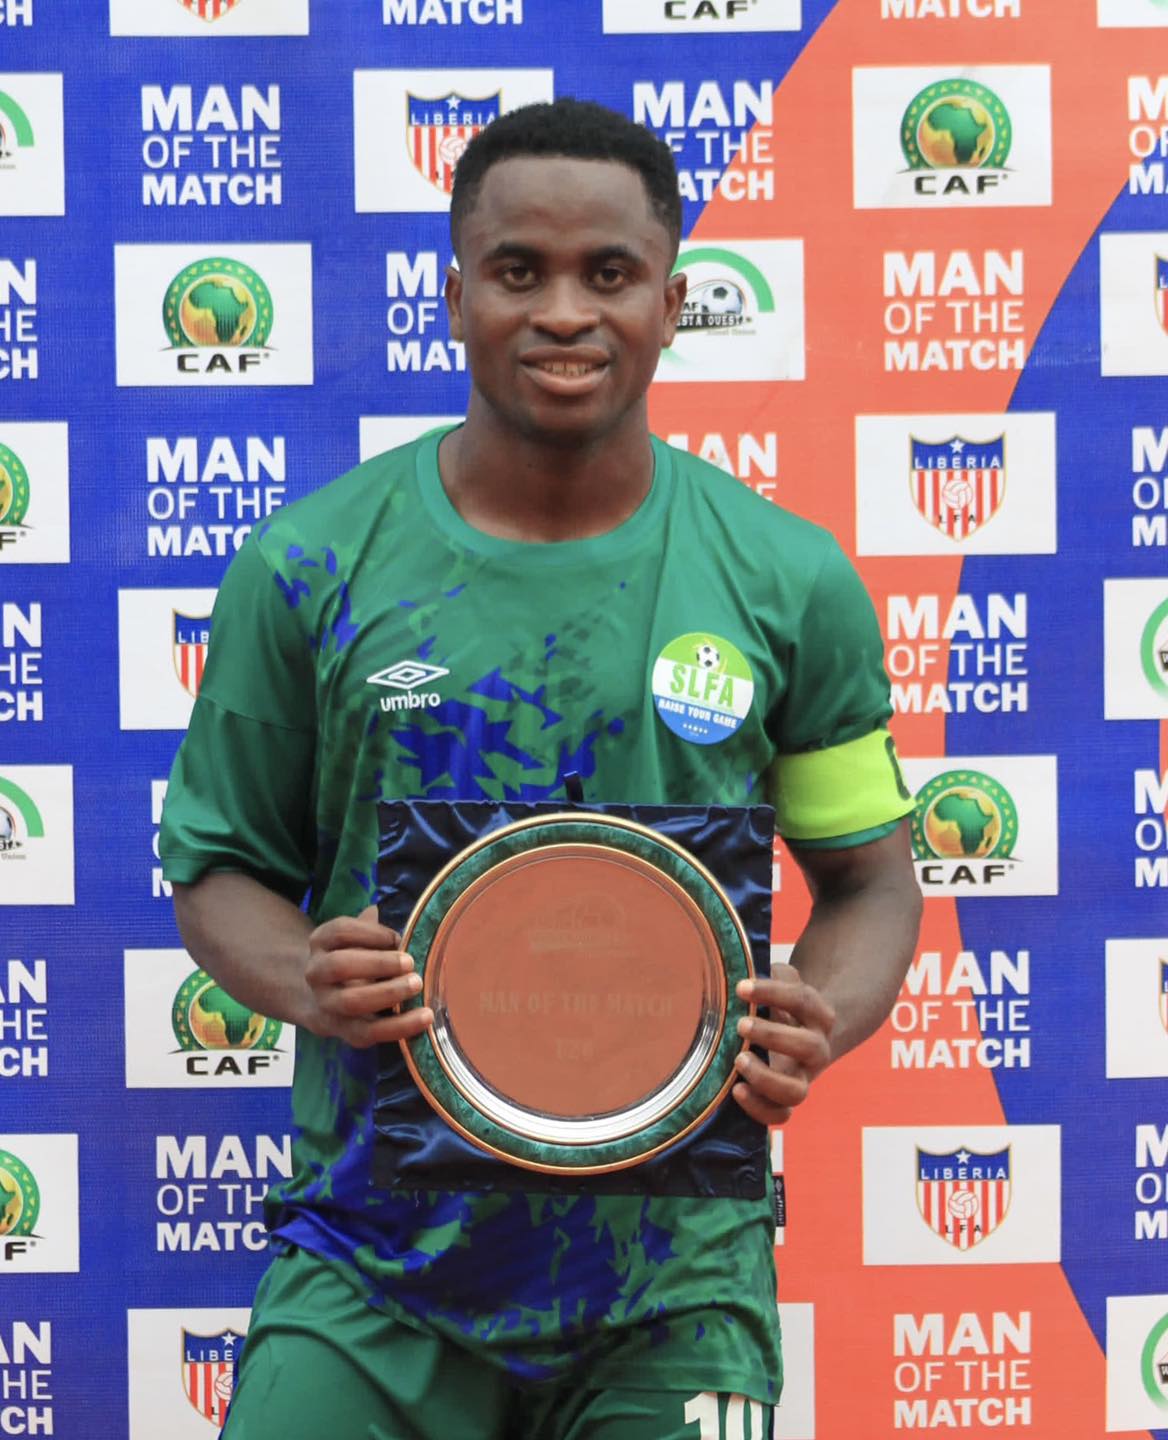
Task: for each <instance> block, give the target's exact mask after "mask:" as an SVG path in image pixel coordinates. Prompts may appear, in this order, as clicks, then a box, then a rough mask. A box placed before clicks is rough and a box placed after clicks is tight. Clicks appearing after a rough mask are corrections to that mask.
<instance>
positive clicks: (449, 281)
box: [444, 265, 463, 340]
mask: <svg viewBox="0 0 1168 1440" xmlns="http://www.w3.org/2000/svg"><path fill="white" fill-rule="evenodd" d="M444 294H445V296H446V313H447V315H448V316H449V317H450V338H451V339H452V340H461V339H462V338H463V336H462V274H461V272H460V271H459V269H458V266H457V265H447V267H446V289H445V291H444Z"/></svg>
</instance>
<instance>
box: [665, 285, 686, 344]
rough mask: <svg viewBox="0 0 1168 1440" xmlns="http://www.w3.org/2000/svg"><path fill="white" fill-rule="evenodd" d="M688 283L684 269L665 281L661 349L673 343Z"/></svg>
mask: <svg viewBox="0 0 1168 1440" xmlns="http://www.w3.org/2000/svg"><path fill="white" fill-rule="evenodd" d="M688 285H689V279H688V277H687V275H686V273H685V271H684V270H679V271H678V273H677V274H676V275H671V276H670V277H669V279H668V280H666V282H665V317H664V324H663V325H662V329H661V346H662V348H663V349H664V348H665V347H666V346H669V345H672V344H673V337H674V336H675V335H676V334H677V322H678V321H679V320H680V319H681V310H682V306H683V305H684V304H685V294H686V289H687V288H688Z"/></svg>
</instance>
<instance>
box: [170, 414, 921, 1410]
mask: <svg viewBox="0 0 1168 1440" xmlns="http://www.w3.org/2000/svg"><path fill="white" fill-rule="evenodd" d="M440 438H441V436H440V435H439V434H438V433H434V434H431V435H429V436H426V437H424V438H423V439H422V440H420V441H418V442H416V443H414V444H411V445H407V446H404V447H402V448H400V449H397V450H394V451H390V452H388V453H387V454H384V455H381V456H378V457H376V458H375V459H372V460H369V461H367V462H366V463H364V464H363V465H360V466H358V467H357V469H355V470H353V471H351V472H349V473H348V474H347V475H344V476H342V477H341V478H340V479H338V480H336V481H334V482H333V483H332V484H331V485H327V486H325V487H324V488H323V489H321V490H320V491H318V492H317V493H316V494H314V495H312V496H309V497H308V498H306V499H304V500H301V501H299V502H297V503H296V504H294V505H291V506H289V507H288V508H287V509H285V510H282V511H280V512H279V513H278V514H277V515H276V516H274V517H273V518H272V519H271V520H269V521H267V522H265V523H264V524H263V525H262V526H260V527H258V528H257V530H256V531H255V532H254V533H253V535H252V536H251V537H250V538H249V540H248V541H247V542H246V544H245V545H244V547H243V549H242V550H241V551H240V552H239V554H238V555H237V556H236V558H235V560H234V561H233V562H232V564H231V566H230V568H229V570H228V573H227V575H226V577H225V579H224V581H223V585H222V587H221V589H220V592H219V596H218V600H217V603H216V606H215V611H214V615H213V618H212V638H211V645H210V653H209V656H208V661H207V668H206V671H205V674H204V677H203V681H202V685H201V689H200V692H199V697H198V700H197V702H196V705H195V709H194V713H193V715H192V718H191V724H190V728H189V731H188V734H187V736H186V739H185V740H184V743H183V745H182V747H181V750H180V752H179V754H178V757H177V758H176V760H175V764H174V768H173V771H172V775H171V780H170V785H169V791H168V796H167V802H166V809H165V813H164V817H163V827H162V838H161V853H162V858H163V863H164V867H165V874H166V875H167V877H168V878H169V879H171V880H173V881H178V882H184V883H191V882H193V881H195V880H196V879H198V878H199V877H200V876H201V875H202V874H204V873H206V872H208V871H212V870H243V871H245V872H247V873H249V874H252V875H253V876H255V877H256V878H257V879H259V880H260V881H262V882H263V883H264V884H266V885H268V886H269V887H271V888H272V889H274V890H276V891H278V892H279V893H281V894H283V895H285V896H288V897H289V898H291V899H293V900H295V901H297V902H299V901H300V900H301V899H302V898H303V897H304V896H305V894H306V893H307V895H308V902H307V903H308V908H309V912H310V914H311V915H312V916H313V917H314V918H315V919H316V920H317V921H323V920H326V919H329V918H331V917H333V916H336V915H343V914H356V913H358V912H359V911H360V910H361V909H363V908H364V907H365V906H366V905H368V904H371V903H374V902H375V900H376V897H377V886H376V879H375V874H374V871H375V864H376V856H377V841H378V835H377V802H378V801H379V800H382V799H386V800H389V799H402V798H419V799H420V798H428V799H459V800H496V801H499V800H529V801H536V800H555V799H562V798H564V796H565V789H564V785H565V776H566V775H568V774H570V773H572V772H575V773H576V774H577V775H579V776H580V778H581V781H582V784H583V788H584V793H585V798H586V800H592V801H595V802H598V803H599V802H608V803H629V804H638V803H645V804H686V805H691V804H724V805H749V804H756V803H759V802H769V803H773V804H774V805H775V806H776V811H777V816H778V825H779V829H780V830H781V831H782V832H783V833H784V834H785V835H786V836H787V837H788V838H789V839H791V840H794V841H797V842H799V843H800V844H803V845H809V846H810V845H824V844H836V845H838V844H852V843H857V842H859V841H862V840H864V839H866V838H870V837H872V836H876V835H879V834H882V833H884V832H885V831H886V830H888V829H890V828H891V827H892V825H893V824H895V822H896V821H897V820H898V819H899V818H900V817H901V816H903V815H905V814H907V813H908V812H909V811H910V810H911V808H912V800H911V797H910V796H909V794H908V791H907V790H906V789H905V787H904V785H903V781H901V779H900V775H899V770H898V769H897V766H896V760H895V755H894V753H893V751H892V747H891V740H890V739H889V737H888V735H887V732H886V730H885V729H884V726H885V723H886V721H887V718H888V715H889V713H890V708H889V703H888V682H887V679H886V677H885V674H884V670H883V664H882V642H881V638H880V634H879V629H878V626H877V624H876V619H875V615H874V613H873V610H872V606H871V602H870V601H869V599H868V596H867V594H866V593H865V591H864V589H863V586H862V585H861V583H860V581H859V578H858V577H857V575H856V574H855V571H854V570H853V568H852V566H851V565H850V563H849V562H848V561H847V559H846V557H845V556H844V555H843V553H842V551H841V550H840V549H839V547H838V545H837V544H836V543H835V541H834V540H833V539H832V537H831V536H830V535H829V534H828V532H826V531H825V530H822V529H820V528H819V527H817V526H814V525H812V524H810V523H808V522H806V521H804V520H801V519H799V518H797V517H795V516H793V515H791V514H789V513H787V512H785V511H783V510H782V509H780V508H779V507H777V506H774V505H772V504H770V503H769V502H767V501H764V500H761V499H760V498H759V497H757V496H756V495H754V494H753V493H752V492H751V491H750V490H749V489H748V488H747V487H746V486H744V485H741V484H740V483H739V482H738V481H736V480H734V479H733V478H731V477H729V476H727V475H725V474H723V473H722V472H721V471H719V470H717V469H715V468H713V467H712V466H709V465H706V464H705V463H703V462H701V461H699V460H696V459H694V458H693V457H690V456H688V455H684V454H682V453H680V452H678V451H675V450H673V449H671V448H670V447H668V446H666V445H663V444H662V443H660V442H659V441H656V440H654V442H653V450H654V460H655V467H654V477H653V483H652V486H651V488H650V491H649V494H648V496H647V497H646V498H645V500H644V501H643V502H642V504H641V506H640V507H639V508H638V509H637V510H636V512H635V513H634V514H633V515H632V516H630V517H629V518H628V519H627V520H626V521H625V522H624V523H623V524H621V525H620V526H619V527H617V528H616V529H615V530H612V531H610V532H609V533H607V534H604V535H600V536H596V537H594V538H590V539H584V540H571V541H564V542H561V543H556V544H525V543H522V542H518V541H509V540H504V539H500V538H496V537H492V536H489V535H486V534H483V533H482V532H480V531H477V530H475V529H473V528H472V527H470V526H469V525H468V524H467V523H466V522H465V521H464V520H463V519H462V518H461V517H460V515H459V514H458V512H457V511H456V510H455V509H454V507H453V505H452V504H451V502H450V500H449V499H448V497H447V495H446V493H445V490H444V489H443V486H442V483H441V480H440V477H439V471H438V462H437V450H438V444H439V440H440ZM375 1079H376V1059H375V1056H374V1055H372V1054H371V1053H370V1052H365V1051H355V1050H353V1049H351V1048H350V1047H348V1046H344V1045H342V1044H340V1043H339V1042H334V1041H329V1040H324V1039H321V1038H319V1037H316V1036H313V1035H311V1034H307V1033H300V1034H299V1035H298V1036H297V1054H296V1071H295V1081H294V1086H293V1097H292V1103H293V1116H294V1121H295V1138H294V1145H293V1159H294V1171H293V1174H292V1176H291V1178H290V1179H289V1180H287V1181H285V1182H282V1183H281V1184H279V1185H278V1186H276V1187H275V1189H274V1190H273V1192H272V1194H271V1196H270V1198H269V1223H270V1224H271V1225H272V1227H273V1230H274V1232H275V1235H276V1237H277V1242H278V1243H280V1242H283V1243H294V1244H298V1245H301V1246H303V1247H304V1248H307V1249H310V1250H313V1251H315V1252H316V1253H318V1254H322V1255H325V1256H326V1257H329V1258H331V1259H334V1260H337V1261H339V1262H342V1263H344V1264H346V1265H348V1266H350V1267H351V1269H352V1271H353V1273H354V1274H355V1276H356V1277H357V1282H358V1283H359V1284H360V1285H361V1287H362V1288H363V1290H364V1293H365V1294H366V1297H367V1299H368V1300H369V1302H370V1303H371V1304H374V1305H377V1306H380V1307H382V1308H385V1309H388V1310H389V1311H391V1312H392V1313H395V1314H397V1315H399V1316H400V1317H402V1318H405V1319H407V1320H409V1321H411V1322H412V1323H420V1324H423V1325H426V1326H428V1327H430V1328H432V1329H434V1330H437V1331H438V1332H439V1333H443V1334H447V1335H449V1336H450V1337H452V1338H453V1339H454V1340H456V1341H457V1342H458V1343H460V1344H463V1345H468V1346H471V1347H474V1348H476V1349H478V1350H479V1351H480V1352H481V1353H482V1354H483V1355H484V1357H486V1358H487V1359H489V1360H491V1361H494V1362H495V1363H498V1364H499V1365H502V1366H506V1367H508V1368H509V1369H510V1370H511V1371H512V1372H514V1373H515V1374H516V1375H518V1376H520V1377H533V1378H538V1377H544V1376H549V1377H550V1376H553V1375H556V1374H560V1373H563V1372H564V1371H565V1370H566V1369H567V1368H569V1367H571V1366H572V1365H576V1364H586V1365H587V1367H588V1372H589V1375H590V1377H591V1380H590V1383H595V1384H597V1385H612V1386H620V1385H627V1386H630V1387H633V1388H643V1387H644V1386H645V1385H648V1384H656V1385H658V1386H660V1387H661V1388H673V1387H676V1388H682V1389H715V1390H724V1389H728V1390H736V1391H742V1392H745V1393H747V1394H750V1395H752V1396H754V1397H755V1398H758V1399H760V1400H764V1401H765V1400H773V1399H774V1397H775V1394H776V1389H777V1382H778V1377H779V1375H780V1373H781V1367H780V1359H779V1354H778V1344H777V1333H776V1323H775V1277H774V1266H773V1248H772V1247H773V1232H772V1226H771V1219H770V1216H771V1208H770V1201H769V1198H768V1197H767V1196H766V1195H763V1196H761V1197H760V1198H759V1199H758V1200H757V1201H755V1200H742V1199H726V1200H711V1199H709V1198H702V1199H697V1198H686V1197H678V1196H660V1197H658V1196H644V1195H637V1196H622V1195H610V1194H590V1193H589V1192H588V1189H587V1186H586V1184H585V1183H583V1182H582V1185H581V1191H580V1193H579V1194H578V1195H575V1194H573V1195H571V1196H565V1195H562V1194H561V1195H555V1196H552V1195H544V1194H541V1193H539V1191H538V1184H537V1183H533V1186H532V1189H531V1190H530V1191H515V1192H512V1193H508V1194H463V1193H450V1192H445V1191H438V1190H434V1191H425V1192H419V1191H417V1190H414V1189H410V1190H408V1191H407V1190H402V1191H396V1190H382V1189H377V1188H375V1187H374V1186H373V1184H372V1181H371V1175H370V1150H371V1146H370V1144H369V1141H370V1137H371V1134H372V1091H373V1087H374V1083H375ZM728 1103H733V1102H728ZM760 1136H761V1132H760ZM534 1178H535V1177H533V1181H534Z"/></svg>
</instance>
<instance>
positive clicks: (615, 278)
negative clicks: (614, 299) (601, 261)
mask: <svg viewBox="0 0 1168 1440" xmlns="http://www.w3.org/2000/svg"><path fill="white" fill-rule="evenodd" d="M625 278H626V277H625V272H624V271H623V270H622V269H621V267H620V266H619V265H602V266H601V267H600V269H599V270H598V271H597V272H596V279H597V281H598V283H599V284H600V285H602V286H603V287H604V288H605V289H606V290H614V289H616V287H617V286H618V285H620V284H621V283H622V282H623V281H624V280H625Z"/></svg>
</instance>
